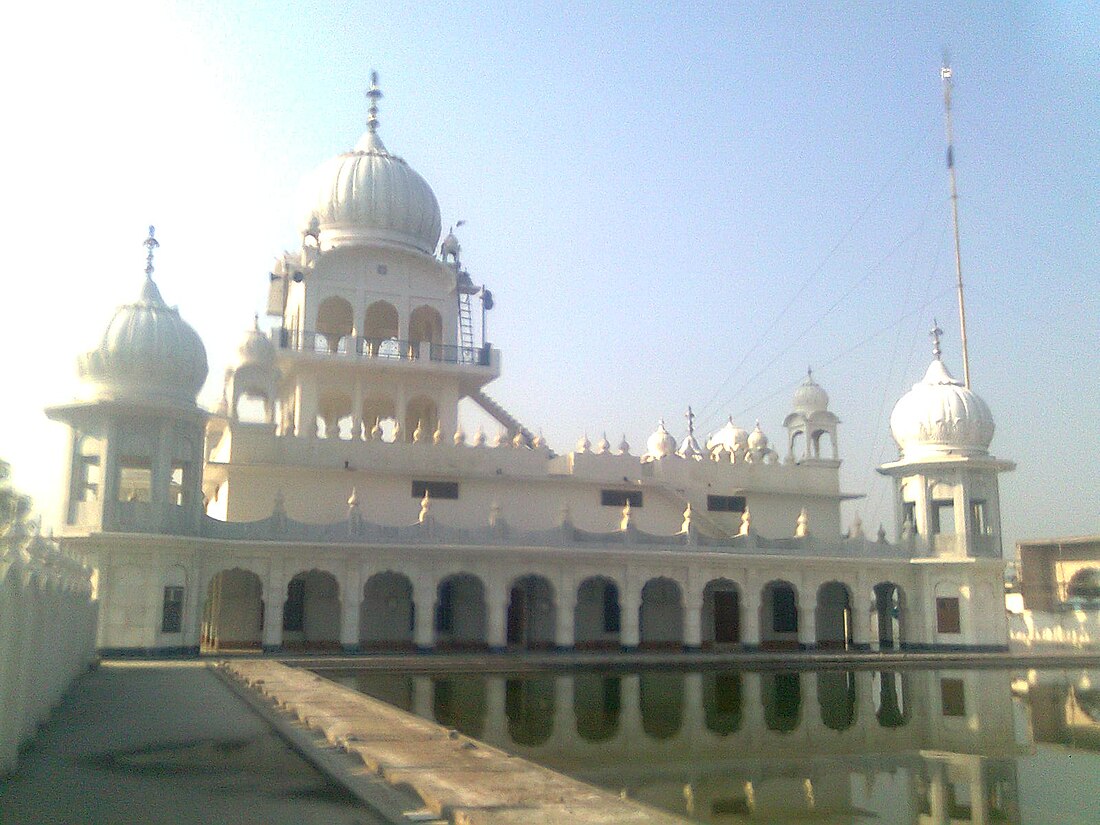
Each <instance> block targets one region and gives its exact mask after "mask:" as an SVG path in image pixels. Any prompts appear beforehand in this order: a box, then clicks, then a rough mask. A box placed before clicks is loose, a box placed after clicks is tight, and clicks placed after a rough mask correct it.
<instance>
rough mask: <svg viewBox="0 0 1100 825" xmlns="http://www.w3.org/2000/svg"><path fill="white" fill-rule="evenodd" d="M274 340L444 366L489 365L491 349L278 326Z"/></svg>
mask: <svg viewBox="0 0 1100 825" xmlns="http://www.w3.org/2000/svg"><path fill="white" fill-rule="evenodd" d="M271 339H272V341H274V342H275V345H276V346H277V347H279V348H280V349H286V350H293V351H295V352H316V353H321V354H325V355H348V356H352V357H360V358H390V359H393V360H397V361H417V360H422V359H424V358H425V357H426V358H427V359H428V360H430V361H435V362H437V363H442V364H469V365H471V366H476V367H487V366H489V347H487V346H485V347H459V346H455V345H454V344H435V343H430V342H428V341H402V340H399V339H397V338H364V337H362V336H359V335H339V334H335V333H325V332H316V331H313V330H298V331H294V330H290V329H286V328H284V327H276V328H275V329H273V330H272V331H271Z"/></svg>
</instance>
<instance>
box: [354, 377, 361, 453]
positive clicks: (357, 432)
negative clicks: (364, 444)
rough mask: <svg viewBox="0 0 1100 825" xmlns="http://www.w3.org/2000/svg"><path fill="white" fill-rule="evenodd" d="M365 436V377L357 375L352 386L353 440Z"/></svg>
mask: <svg viewBox="0 0 1100 825" xmlns="http://www.w3.org/2000/svg"><path fill="white" fill-rule="evenodd" d="M362 438H363V379H362V377H360V376H358V375H356V376H355V382H354V383H353V384H352V387H351V440H352V441H359V440H361V439H362Z"/></svg>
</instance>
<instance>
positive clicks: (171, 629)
mask: <svg viewBox="0 0 1100 825" xmlns="http://www.w3.org/2000/svg"><path fill="white" fill-rule="evenodd" d="M182 627H183V588H182V587H166V588H164V606H163V607H162V608H161V613H160V632H161V633H179V632H180V630H181V629H182Z"/></svg>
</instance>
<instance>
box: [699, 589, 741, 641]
mask: <svg viewBox="0 0 1100 825" xmlns="http://www.w3.org/2000/svg"><path fill="white" fill-rule="evenodd" d="M702 610H703V615H702V621H701V623H700V627H701V628H702V645H703V647H704V648H708V647H710V648H712V647H716V646H717V647H720V646H722V645H735V644H739V643H740V642H741V597H740V595H739V593H738V589H737V585H736V584H734V583H733V582H732V581H730V580H729V579H714V580H712V581H709V582H707V586H706V587H705V588H703V608H702Z"/></svg>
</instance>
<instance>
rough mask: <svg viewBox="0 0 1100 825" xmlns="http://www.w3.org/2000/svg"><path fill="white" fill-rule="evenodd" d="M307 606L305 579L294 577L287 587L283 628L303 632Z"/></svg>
mask: <svg viewBox="0 0 1100 825" xmlns="http://www.w3.org/2000/svg"><path fill="white" fill-rule="evenodd" d="M305 606H306V582H305V579H292V580H291V582H290V584H289V585H287V588H286V605H285V606H284V607H283V630H289V631H291V632H301V630H302V627H303V621H304V619H305Z"/></svg>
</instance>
